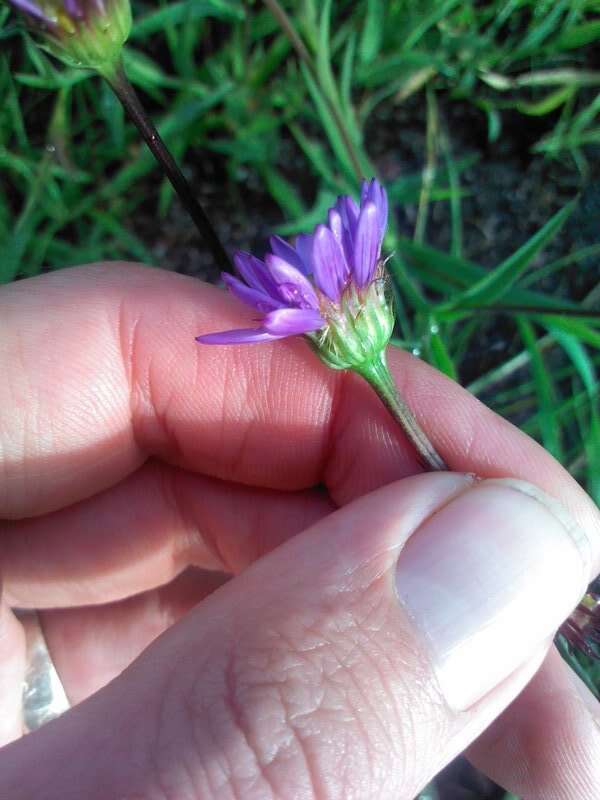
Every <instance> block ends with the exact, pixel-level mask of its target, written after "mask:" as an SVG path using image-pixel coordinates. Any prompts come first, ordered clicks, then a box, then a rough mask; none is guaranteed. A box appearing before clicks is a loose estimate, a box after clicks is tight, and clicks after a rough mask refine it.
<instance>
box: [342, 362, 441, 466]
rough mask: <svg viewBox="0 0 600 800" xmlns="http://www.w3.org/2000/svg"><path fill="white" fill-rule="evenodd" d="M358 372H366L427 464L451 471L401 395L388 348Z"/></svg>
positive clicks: (369, 380) (383, 401) (363, 375)
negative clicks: (389, 363) (390, 368)
mask: <svg viewBox="0 0 600 800" xmlns="http://www.w3.org/2000/svg"><path fill="white" fill-rule="evenodd" d="M356 372H358V373H359V374H360V375H362V377H363V378H364V379H365V380H366V381H367V382H368V383H369V384H370V385H371V386H372V387H373V389H374V390H375V391H376V393H377V395H378V396H379V398H380V400H381V402H382V403H383V404H384V405H385V407H386V408H387V410H388V411H389V412H390V414H391V415H392V417H393V418H394V419H395V420H396V422H398V424H399V425H400V427H401V428H402V430H403V431H404V433H405V434H406V436H407V437H408V439H409V440H410V441H411V442H412V444H413V445H414V448H415V450H416V451H417V454H418V456H419V460H420V461H421V463H422V464H423V466H424V467H427V468H429V469H430V470H432V471H435V470H441V471H445V470H447V469H448V466H447V465H446V462H445V461H444V459H443V458H442V457H441V456H440V454H439V453H438V452H437V451H436V449H435V448H434V446H433V445H432V444H431V442H430V441H429V438H428V437H427V434H426V433H425V431H424V430H423V429H422V428H421V426H420V425H419V423H418V422H417V420H416V419H415V416H414V414H413V413H412V411H411V410H410V408H409V407H408V406H407V404H406V403H405V402H404V400H403V399H402V397H401V396H400V393H399V392H398V389H397V388H396V384H395V383H394V379H393V378H392V376H391V374H390V370H389V368H388V365H387V359H386V356H385V350H382V351H381V352H380V354H379V358H377V359H374V360H373V361H370V362H368V363H366V364H364V366H363V367H361V368H357V369H356Z"/></svg>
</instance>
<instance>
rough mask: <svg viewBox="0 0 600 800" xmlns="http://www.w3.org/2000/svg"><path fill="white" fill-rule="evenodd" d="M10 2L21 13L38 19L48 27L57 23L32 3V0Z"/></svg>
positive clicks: (13, 0) (12, 0) (10, 0)
mask: <svg viewBox="0 0 600 800" xmlns="http://www.w3.org/2000/svg"><path fill="white" fill-rule="evenodd" d="M9 2H10V4H11V5H12V6H14V7H15V8H16V9H18V10H19V11H22V12H23V13H24V14H28V15H29V16H30V17H33V18H34V19H37V20H39V21H40V22H43V23H45V24H46V25H53V24H54V22H55V20H53V19H52V18H51V17H49V16H48V15H47V14H45V13H44V11H42V9H41V8H40V7H39V6H38V4H37V3H34V2H32V0H9Z"/></svg>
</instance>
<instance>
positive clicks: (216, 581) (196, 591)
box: [40, 568, 228, 704]
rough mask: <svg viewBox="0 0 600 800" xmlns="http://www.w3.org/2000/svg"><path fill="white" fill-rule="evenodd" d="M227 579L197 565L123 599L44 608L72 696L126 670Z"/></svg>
mask: <svg viewBox="0 0 600 800" xmlns="http://www.w3.org/2000/svg"><path fill="white" fill-rule="evenodd" d="M227 580H228V577H227V576H226V575H224V574H223V573H221V572H207V571H204V570H199V569H194V568H191V569H188V570H186V571H185V572H183V573H182V574H181V575H179V576H178V577H177V578H175V580H173V581H171V583H169V584H167V585H166V586H162V587H161V588H160V589H153V590H151V591H149V592H143V593H142V594H137V595H135V596H134V597H129V598H128V599H127V600H123V601H120V602H117V603H107V604H106V605H101V606H86V607H84V608H71V609H56V610H50V611H44V612H41V613H40V617H41V620H42V623H43V628H44V635H45V637H46V642H47V645H48V650H49V652H50V654H51V656H52V660H53V662H54V665H55V667H56V669H57V671H58V674H59V675H60V678H61V681H62V683H63V685H64V688H65V691H66V693H67V696H68V698H69V701H70V702H71V703H72V704H76V703H80V702H81V701H82V700H85V698H86V697H89V696H90V695H91V694H93V693H94V692H96V691H98V689H101V688H102V687H103V686H105V685H106V684H107V683H109V682H110V681H111V680H113V679H114V678H116V677H117V676H118V675H120V673H121V672H123V670H124V669H126V668H127V667H128V666H129V664H131V662H132V661H134V660H135V659H136V658H137V657H138V656H139V654H140V653H141V652H142V651H143V650H145V649H146V647H148V645H149V644H151V642H153V641H154V639H156V637H157V636H159V635H160V634H161V633H163V632H164V631H166V630H167V629H168V628H170V627H171V625H173V624H174V623H175V622H177V621H178V620H179V619H181V617H183V615H184V614H186V613H187V612H188V611H189V610H190V609H191V608H193V607H194V606H196V605H197V604H198V603H200V602H201V601H202V600H203V599H204V598H205V597H208V595H209V594H211V593H212V592H214V590H215V589H217V588H218V587H219V586H221V585H222V584H223V583H225V582H226V581H227Z"/></svg>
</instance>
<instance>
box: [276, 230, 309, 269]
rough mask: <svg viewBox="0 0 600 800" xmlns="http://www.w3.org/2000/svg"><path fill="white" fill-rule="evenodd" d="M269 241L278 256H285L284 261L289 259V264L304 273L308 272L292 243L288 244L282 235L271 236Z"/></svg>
mask: <svg viewBox="0 0 600 800" xmlns="http://www.w3.org/2000/svg"><path fill="white" fill-rule="evenodd" d="M269 243H270V245H271V250H272V251H273V252H274V253H275V255H276V256H279V258H283V260H284V261H287V263H288V264H291V265H292V266H293V267H296V269H299V270H300V272H302V273H303V274H304V275H306V274H307V269H306V265H305V264H304V261H303V260H302V258H301V257H300V255H299V254H298V253H297V252H296V250H295V249H294V248H293V247H292V245H291V244H288V243H287V242H286V241H285V240H284V239H282V238H281V236H271V238H270V239H269Z"/></svg>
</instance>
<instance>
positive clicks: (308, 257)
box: [296, 233, 313, 275]
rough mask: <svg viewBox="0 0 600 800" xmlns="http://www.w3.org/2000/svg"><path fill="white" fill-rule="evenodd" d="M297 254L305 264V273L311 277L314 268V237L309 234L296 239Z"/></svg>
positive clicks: (302, 234)
mask: <svg viewBox="0 0 600 800" xmlns="http://www.w3.org/2000/svg"><path fill="white" fill-rule="evenodd" d="M296 252H297V253H298V255H299V256H300V258H301V259H302V262H303V264H304V273H305V274H306V275H311V274H312V272H313V267H312V236H310V235H309V234H308V233H301V234H300V235H299V236H297V237H296Z"/></svg>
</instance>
